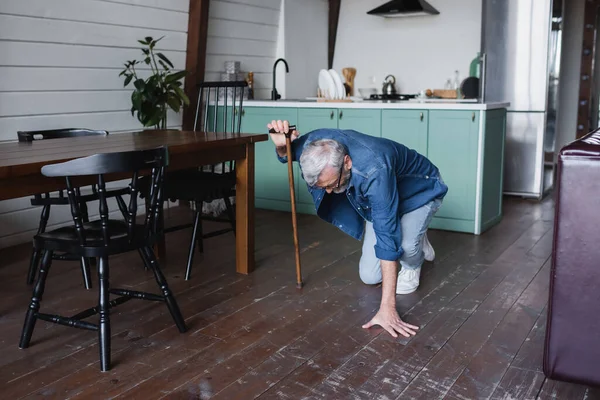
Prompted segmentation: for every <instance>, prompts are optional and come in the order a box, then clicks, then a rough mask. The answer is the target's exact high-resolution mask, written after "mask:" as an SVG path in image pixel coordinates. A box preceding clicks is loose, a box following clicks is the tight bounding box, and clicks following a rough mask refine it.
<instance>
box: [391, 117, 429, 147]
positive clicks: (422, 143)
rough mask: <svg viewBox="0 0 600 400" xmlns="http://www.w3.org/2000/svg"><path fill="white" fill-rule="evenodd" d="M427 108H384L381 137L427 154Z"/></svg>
mask: <svg viewBox="0 0 600 400" xmlns="http://www.w3.org/2000/svg"><path fill="white" fill-rule="evenodd" d="M428 123H429V114H428V111H427V110H382V112H381V137H384V138H386V139H391V140H393V141H395V142H398V143H400V144H403V145H405V146H406V147H408V148H409V149H413V150H416V151H417V152H419V153H421V154H422V155H424V156H427V131H428Z"/></svg>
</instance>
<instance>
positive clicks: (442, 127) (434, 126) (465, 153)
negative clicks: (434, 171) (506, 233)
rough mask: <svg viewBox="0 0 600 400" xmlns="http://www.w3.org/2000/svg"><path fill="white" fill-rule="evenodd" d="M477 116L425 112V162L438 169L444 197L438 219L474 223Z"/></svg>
mask: <svg viewBox="0 0 600 400" xmlns="http://www.w3.org/2000/svg"><path fill="white" fill-rule="evenodd" d="M478 133H479V112H477V111H445V110H443V111H442V110H431V111H430V112H429V143H428V147H427V149H428V158H429V159H430V160H431V161H432V162H433V163H434V164H435V165H436V166H437V167H438V168H439V169H440V173H441V175H442V179H443V180H444V182H445V183H446V184H447V185H448V188H449V190H448V194H447V195H446V198H445V199H444V203H443V205H442V207H441V208H440V210H439V211H438V212H437V214H436V217H438V218H449V219H460V220H474V219H475V197H476V193H475V192H476V182H477V145H478V137H479V135H478Z"/></svg>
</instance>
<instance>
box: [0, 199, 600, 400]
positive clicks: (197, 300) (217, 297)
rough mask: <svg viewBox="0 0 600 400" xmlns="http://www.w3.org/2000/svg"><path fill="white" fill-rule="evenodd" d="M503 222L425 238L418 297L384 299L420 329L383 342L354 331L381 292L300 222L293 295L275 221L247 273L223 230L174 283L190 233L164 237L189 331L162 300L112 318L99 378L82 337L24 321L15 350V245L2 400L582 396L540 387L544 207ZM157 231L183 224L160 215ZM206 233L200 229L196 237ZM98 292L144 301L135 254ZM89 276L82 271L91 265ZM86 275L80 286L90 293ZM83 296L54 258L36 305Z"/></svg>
mask: <svg viewBox="0 0 600 400" xmlns="http://www.w3.org/2000/svg"><path fill="white" fill-rule="evenodd" d="M504 211H505V217H504V219H503V221H502V223H500V224H499V225H497V226H496V227H494V228H493V229H491V230H490V231H488V232H486V233H485V234H483V235H481V236H474V235H469V234H461V233H454V232H446V231H440V230H431V231H430V232H429V239H430V241H431V243H432V244H433V246H434V247H435V250H436V260H435V261H434V262H433V263H430V262H426V263H425V264H424V266H423V270H422V274H421V286H420V287H419V290H418V291H417V292H415V293H413V294H410V295H406V296H398V297H397V307H398V311H399V313H400V315H401V316H402V317H403V318H404V319H405V320H407V321H408V322H410V323H413V324H415V325H418V326H419V327H420V329H419V331H418V334H417V335H416V336H415V337H412V338H408V339H407V338H402V337H401V338H398V339H393V338H392V337H391V336H389V334H387V332H385V331H382V329H381V328H378V327H374V328H371V329H369V330H365V329H362V328H361V325H362V324H363V323H365V322H367V321H368V320H369V319H370V318H371V317H372V316H373V315H374V313H375V312H376V311H377V309H378V306H379V302H380V300H381V286H380V285H365V284H363V283H362V282H361V281H360V279H359V275H358V262H359V260H360V253H361V251H360V250H361V243H360V242H358V241H356V240H354V239H352V238H350V237H348V236H346V235H344V234H343V233H341V232H340V231H339V230H338V229H337V228H335V227H333V226H331V225H329V224H326V223H325V222H323V221H321V220H319V219H318V218H316V217H314V216H308V215H300V216H299V218H298V227H299V238H300V247H301V259H302V267H303V275H304V278H305V283H306V286H305V288H304V289H303V290H301V291H298V290H297V289H296V288H295V267H294V265H295V264H294V252H293V241H292V231H291V221H290V215H289V214H288V213H283V212H275V211H261V210H259V211H258V212H257V216H256V223H257V230H256V260H257V262H256V264H257V269H256V271H255V272H254V273H253V274H251V275H249V276H243V275H239V274H237V273H236V272H235V254H234V248H235V247H234V240H233V235H232V234H226V235H221V236H217V237H215V238H211V239H207V240H206V241H205V252H204V254H199V253H198V254H197V255H196V257H195V259H194V269H193V273H192V279H191V280H190V281H185V280H184V279H183V274H184V268H185V262H186V259H187V249H188V244H189V239H190V230H189V229H187V230H182V231H178V232H173V233H170V234H169V235H168V236H167V250H168V253H167V258H166V259H164V260H162V262H163V269H164V273H165V275H166V277H167V279H168V281H169V283H170V286H171V288H172V290H173V291H174V293H175V295H176V298H177V300H178V302H179V305H180V307H181V310H182V313H183V315H184V317H185V319H186V323H187V325H188V327H189V330H188V332H186V333H185V334H180V333H179V332H178V331H177V329H176V328H175V327H174V324H173V321H172V319H171V317H170V314H169V313H168V311H167V309H166V307H164V304H159V303H149V302H143V301H135V300H133V301H130V302H128V303H126V304H123V305H121V306H119V307H118V308H116V309H114V310H113V312H112V313H111V318H112V361H113V367H112V369H111V370H110V371H108V372H106V373H101V372H100V371H99V363H98V347H97V337H96V334H95V333H93V332H89V331H81V330H74V329H72V328H67V327H63V326H58V325H54V324H50V323H45V322H38V324H37V326H36V330H35V331H34V335H33V340H32V343H31V346H30V348H28V349H26V350H21V349H19V348H18V346H17V344H18V339H19V335H20V332H21V329H22V323H23V317H24V313H25V310H26V308H27V306H28V303H29V298H30V296H31V287H29V286H27V285H26V284H25V276H26V273H27V267H28V262H29V256H30V250H31V249H30V246H27V245H20V246H16V247H13V248H9V249H2V250H0V292H1V293H2V301H1V302H0V354H1V357H0V393H1V394H2V398H10V399H19V398H39V397H42V398H57V399H64V398H81V399H88V398H123V399H138V398H139V399H155V398H168V399H189V398H193V399H205V398H215V399H253V398H260V399H303V398H325V399H346V398H351V399H421V398H422V399H437V398H439V399H442V398H447V399H461V400H462V399H479V398H493V399H509V398H510V399H521V398H523V399H529V398H532V399H534V398H540V399H563V398H564V399H575V400H579V399H588V400H592V399H596V398H600V390H599V389H596V388H590V387H586V386H583V385H574V384H570V383H565V382H557V381H552V380H549V379H546V378H545V376H544V374H543V372H542V369H541V362H542V351H543V340H544V332H545V321H546V308H545V307H546V305H547V294H548V275H549V268H550V262H549V257H550V253H551V245H552V218H553V202H552V199H551V198H548V199H546V200H544V201H542V202H534V201H528V200H520V199H514V198H508V199H506V200H505V204H504ZM167 217H168V218H167V224H178V223H181V222H187V221H189V220H190V215H189V213H188V212H186V211H185V209H178V208H173V209H171V210H170V212H169V213H168V215H167ZM220 226H221V225H219V224H216V223H207V224H206V228H205V232H207V231H209V230H210V229H216V228H219V227H220ZM110 267H111V284H113V285H115V286H121V287H125V288H132V289H135V290H148V291H153V290H157V288H156V283H155V281H154V279H153V276H152V274H151V273H149V272H148V271H145V270H144V269H143V266H142V263H141V260H140V259H139V255H138V254H137V253H136V254H124V255H120V256H117V257H113V258H111V261H110ZM94 270H95V269H94ZM96 281H97V280H96V278H95V277H94V279H93V282H94V285H95V283H96ZM96 301H97V292H96V287H95V286H94V287H93V288H92V289H91V290H89V291H87V290H85V289H84V288H83V284H82V278H81V272H80V270H79V266H78V264H77V263H76V262H59V261H56V262H54V263H53V265H52V268H51V273H50V277H49V279H48V284H47V289H46V292H45V293H44V298H43V301H42V310H47V311H51V312H57V313H65V314H67V315H68V314H73V313H76V312H77V310H80V309H81V308H85V307H87V306H88V305H90V304H94V303H95V302H96Z"/></svg>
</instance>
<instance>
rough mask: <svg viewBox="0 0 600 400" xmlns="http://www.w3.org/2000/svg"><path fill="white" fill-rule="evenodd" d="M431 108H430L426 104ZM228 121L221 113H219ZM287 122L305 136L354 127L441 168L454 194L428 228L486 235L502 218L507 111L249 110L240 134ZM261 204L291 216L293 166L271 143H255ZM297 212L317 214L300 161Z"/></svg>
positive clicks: (296, 169)
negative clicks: (280, 157)
mask: <svg viewBox="0 0 600 400" xmlns="http://www.w3.org/2000/svg"><path fill="white" fill-rule="evenodd" d="M424 107H426V106H424ZM221 118H222V116H221ZM273 119H275V120H277V119H281V120H284V119H286V120H288V121H290V123H292V124H296V126H297V127H298V130H299V131H300V133H301V134H306V133H308V132H310V131H312V130H315V129H319V128H340V129H353V130H356V131H359V132H362V133H366V134H369V135H373V136H378V137H383V138H387V139H390V140H393V141H396V142H398V143H402V144H404V145H405V146H407V147H409V148H411V149H414V150H416V151H418V152H419V153H421V154H423V155H424V156H426V157H428V158H429V159H430V160H431V161H432V162H433V163H434V164H435V165H436V166H437V167H438V168H439V169H440V173H441V175H442V178H443V180H444V182H445V183H446V184H447V185H448V187H449V190H448V194H447V195H446V197H445V199H444V202H443V204H442V206H441V208H440V210H439V211H438V212H437V214H436V215H435V217H434V218H433V220H432V222H431V224H430V228H432V229H443V230H450V231H458V232H469V233H475V234H480V233H482V232H484V231H485V230H487V229H489V228H490V227H492V226H493V225H495V224H496V223H498V222H499V221H500V220H501V218H502V187H503V185H502V180H503V172H502V171H503V165H504V142H505V138H506V109H496V110H481V111H479V110H476V111H471V110H464V109H463V110H461V109H460V106H457V107H456V109H451V110H439V109H414V110H410V109H371V108H366V109H365V108H343V107H342V108H337V107H335V106H334V107H328V108H320V107H318V108H317V107H298V108H296V107H280V106H279V105H277V106H274V107H268V106H267V107H264V106H260V107H254V106H247V105H245V106H244V111H243V117H242V132H247V133H262V132H266V131H267V127H266V125H267V124H268V123H269V122H270V121H271V120H273ZM255 169H256V172H255V177H256V184H255V187H256V200H255V202H256V207H257V208H266V209H273V210H282V211H289V210H290V209H291V204H290V192H289V185H288V173H287V164H283V163H280V162H279V161H278V160H277V157H276V155H275V148H274V146H273V143H272V141H270V140H269V141H267V142H261V143H257V144H256V167H255ZM294 179H295V181H294V186H295V189H296V201H297V210H298V212H299V213H307V214H315V209H314V203H313V201H312V196H311V195H310V193H309V192H308V190H307V187H306V183H305V182H304V180H303V179H302V177H301V173H300V168H299V165H298V163H294Z"/></svg>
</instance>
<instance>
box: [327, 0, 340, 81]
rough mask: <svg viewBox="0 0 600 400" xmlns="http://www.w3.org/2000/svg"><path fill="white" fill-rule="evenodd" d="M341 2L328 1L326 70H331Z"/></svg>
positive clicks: (338, 0)
mask: <svg viewBox="0 0 600 400" xmlns="http://www.w3.org/2000/svg"><path fill="white" fill-rule="evenodd" d="M340 3H341V0H329V39H328V54H327V56H328V57H327V65H328V68H330V69H331V68H333V56H334V53H335V38H336V36H337V28H338V20H339V19H340Z"/></svg>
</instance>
